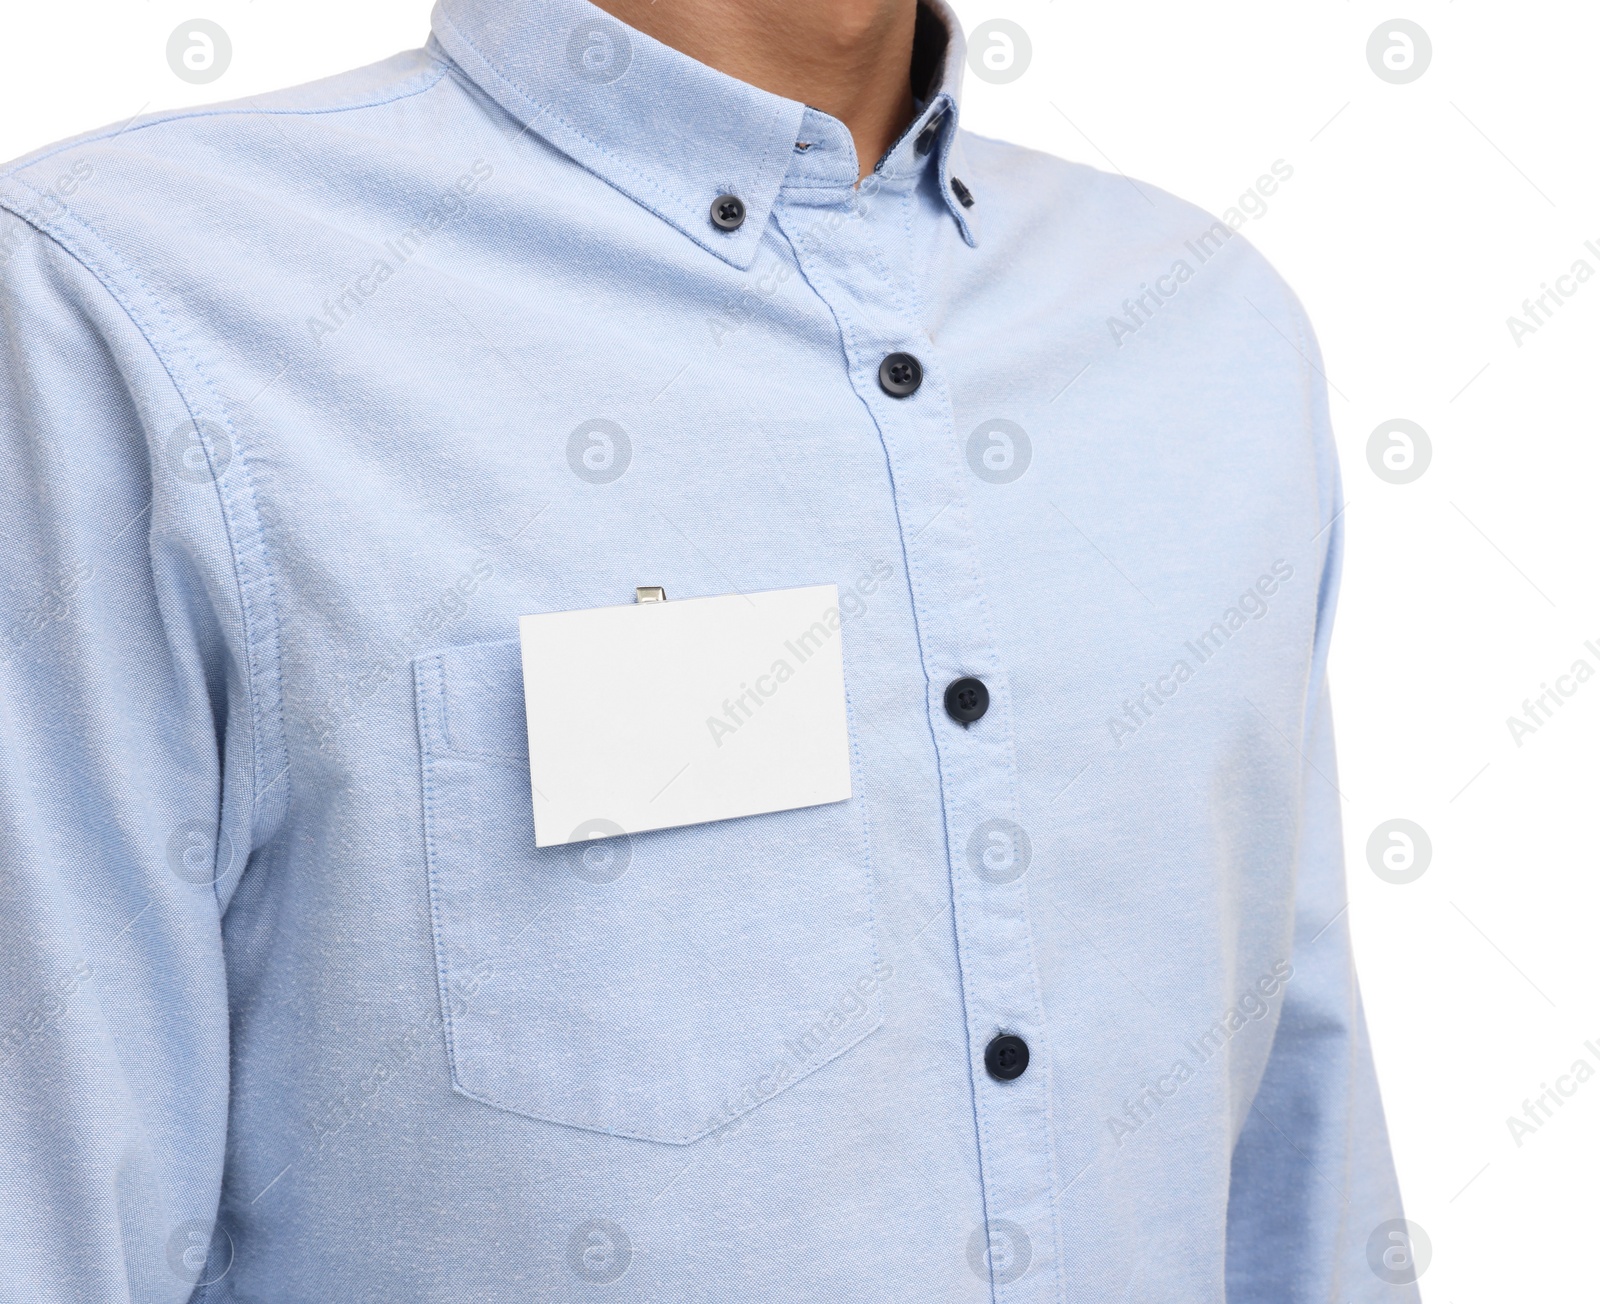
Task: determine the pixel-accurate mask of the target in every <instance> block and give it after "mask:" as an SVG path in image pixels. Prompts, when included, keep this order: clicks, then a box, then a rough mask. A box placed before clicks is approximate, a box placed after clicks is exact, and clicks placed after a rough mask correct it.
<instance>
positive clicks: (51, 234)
mask: <svg viewBox="0 0 1600 1304" xmlns="http://www.w3.org/2000/svg"><path fill="white" fill-rule="evenodd" d="M9 179H10V180H11V181H12V182H13V184H15V185H18V186H20V187H22V188H23V189H25V190H28V191H30V192H31V193H32V194H33V195H34V196H35V197H37V198H39V199H41V200H42V199H43V198H44V196H43V195H42V194H41V193H40V192H39V191H38V190H37V189H35V188H34V187H33V186H32V185H31V184H30V183H29V182H28V181H26V180H25V179H24V178H22V177H20V176H13V177H11V178H9ZM0 208H4V209H5V210H6V211H8V212H10V213H12V214H13V215H14V216H16V217H18V218H20V219H21V220H22V221H24V222H26V223H27V224H28V225H29V226H32V227H33V228H34V229H35V230H37V231H38V232H39V233H40V234H41V235H43V236H45V238H47V239H49V240H51V242H52V243H54V244H55V245H56V246H57V247H58V248H60V249H61V250H62V251H63V252H64V253H66V254H67V255H68V256H69V257H71V258H73V260H74V261H76V262H77V263H78V264H79V265H80V266H82V267H83V268H84V270H85V271H87V272H88V273H89V274H90V275H91V276H92V277H93V278H94V279H95V281H96V282H97V283H98V284H99V285H100V286H101V288H102V289H104V290H105V291H106V293H107V294H108V295H110V296H111V298H112V300H113V301H114V302H115V303H116V304H117V305H118V306H119V307H120V308H121V309H122V311H123V313H124V314H125V315H126V316H127V318H128V320H129V322H130V323H131V324H132V325H133V327H134V329H135V330H137V331H138V332H139V334H140V337H141V338H143V340H144V341H145V343H146V345H148V346H149V348H150V351H151V354H152V355H153V356H154V357H155V359H156V361H157V363H158V364H159V365H160V366H161V369H162V371H163V372H164V373H165V374H166V376H167V379H168V381H169V382H170V383H171V385H172V387H173V390H174V392H176V393H177V395H178V398H179V400H180V401H181V402H182V403H183V405H184V408H185V409H186V410H187V411H188V413H189V416H190V420H191V421H192V422H193V423H194V426H195V430H196V434H197V436H198V438H199V439H200V441H201V446H202V447H203V448H204V449H205V453H206V459H207V463H208V465H210V466H211V467H212V468H213V475H212V477H211V481H212V486H213V488H214V490H215V492H216V495H217V508H218V515H219V516H220V518H221V521H222V527H223V532H224V535H225V537H226V538H227V541H228V559H229V563H230V566H231V569H232V572H233V584H234V594H233V596H234V599H235V601H236V602H237V604H238V610H239V618H240V624H241V628H242V631H243V635H244V651H245V657H246V660H247V662H248V666H247V672H246V674H245V692H246V695H247V698H248V700H249V703H250V721H251V727H250V731H251V762H252V769H251V774H250V794H249V810H250V816H251V824H252V841H253V839H254V827H253V826H254V823H255V817H256V814H257V803H258V800H259V798H260V794H261V793H262V792H263V791H265V788H264V787H263V786H262V780H263V776H264V773H265V769H266V767H265V764H264V754H263V753H264V748H265V746H266V740H265V737H264V734H265V733H266V730H265V729H264V727H263V709H262V703H261V697H260V690H259V688H258V686H257V676H258V675H259V674H261V673H262V665H261V659H262V654H261V652H260V651H259V650H258V648H257V647H256V635H257V634H258V633H260V632H261V630H260V627H259V624H258V622H257V618H256V615H255V606H254V600H253V599H252V598H251V597H250V596H249V595H248V594H247V591H246V588H245V585H244V581H243V578H242V576H241V574H240V566H239V554H240V550H241V547H242V545H243V542H244V541H243V540H241V538H240V535H241V530H240V527H239V525H238V524H237V523H236V522H235V520H234V517H233V513H232V512H230V511H229V499H228V495H227V494H226V493H225V492H224V490H223V487H222V482H221V478H220V477H219V476H217V475H216V474H215V473H214V472H215V467H216V453H215V451H214V450H213V449H212V448H211V446H210V444H209V443H208V442H207V441H206V438H205V427H204V421H203V419H202V418H201V417H200V415H199V412H198V411H197V409H196V405H195V404H194V403H193V402H192V401H191V398H190V396H189V394H187V393H186V392H185V388H184V386H183V384H181V383H180V381H179V378H178V374H177V369H176V368H175V367H174V365H173V364H172V363H171V362H170V361H169V360H168V359H167V357H166V356H165V355H164V354H163V353H162V351H161V349H160V348H159V347H158V346H157V344H156V342H155V340H154V338H153V337H152V334H151V331H150V330H149V329H147V327H146V325H145V323H144V322H142V321H141V320H140V319H139V317H138V315H137V314H136V313H135V312H134V311H133V308H132V306H131V305H130V303H129V302H128V298H131V296H128V297H124V293H122V292H119V287H118V285H117V283H116V281H115V280H114V279H113V277H112V276H111V275H110V273H109V272H108V271H104V270H102V269H100V268H99V267H98V266H96V264H95V261H94V258H93V256H92V255H91V254H90V252H89V251H88V250H87V249H77V248H74V247H73V243H82V242H81V241H80V242H73V243H69V241H68V237H67V234H66V232H64V231H58V230H51V229H47V227H46V226H44V225H42V221H43V219H41V220H40V221H35V220H33V219H32V218H29V217H28V216H27V215H25V214H23V213H21V212H20V211H18V209H17V208H16V207H15V206H14V205H13V204H11V203H8V202H7V201H6V198H5V196H4V195H3V194H0ZM61 220H68V221H71V222H73V223H74V224H75V225H76V226H78V227H80V228H81V229H82V231H83V232H84V233H85V234H86V235H88V236H90V237H92V238H93V239H94V240H95V241H96V242H97V243H98V244H99V246H100V248H101V250H102V251H103V252H104V254H105V256H106V257H107V258H108V259H109V258H112V257H114V256H115V255H114V254H112V252H111V250H110V248H109V247H108V246H107V245H106V242H105V240H104V239H103V237H101V236H100V234H99V233H98V232H97V231H95V230H94V228H93V227H91V226H89V224H88V223H87V222H85V221H83V219H82V218H80V217H78V216H76V215H75V214H72V213H70V212H64V213H62V214H60V215H58V219H57V221H56V222H55V223H53V224H52V225H59V224H60V222H61ZM121 270H122V271H123V272H124V273H125V274H126V275H127V276H128V277H129V278H130V279H131V280H132V281H133V283H134V284H135V285H136V286H137V287H138V289H139V290H140V291H141V292H142V293H143V295H144V297H145V299H146V301H147V302H148V304H149V307H150V308H151V309H153V311H154V312H155V313H156V314H158V315H159V316H160V317H161V318H162V320H163V322H164V323H165V325H166V329H167V335H168V343H169V345H170V347H171V348H172V349H173V350H174V351H175V352H176V353H178V354H180V355H182V357H183V358H184V360H185V361H186V362H187V363H188V365H189V367H190V369H191V370H192V371H193V374H194V376H195V377H196V378H197V379H198V380H199V382H200V383H201V385H202V387H203V388H204V389H205V390H206V392H207V393H209V395H210V397H211V399H212V402H213V404H214V408H215V411H216V412H217V415H218V417H219V418H220V420H221V421H222V422H223V423H224V425H225V426H226V428H227V433H228V435H229V437H230V438H231V439H232V441H233V446H234V448H235V449H236V450H238V453H239V456H238V457H236V458H235V459H234V460H235V461H237V462H238V463H239V466H240V472H241V476H242V478H243V481H244V485H245V489H246V491H247V492H248V494H249V499H250V503H249V507H250V514H251V518H252V523H253V525H254V530H253V534H254V540H255V545H256V549H257V552H258V553H259V560H260V564H261V569H262V583H263V584H264V586H265V590H266V595H265V601H266V604H267V606H268V608H269V615H270V618H271V621H272V626H271V629H270V631H269V633H270V637H271V643H272V651H271V654H270V659H271V661H272V663H273V666H272V669H273V670H275V672H276V675H277V688H278V697H277V703H276V708H277V709H276V716H277V720H276V723H277V726H278V728H277V736H278V747H279V750H280V752H281V753H282V759H283V767H282V769H281V770H280V771H279V773H278V774H276V775H274V776H272V778H271V779H270V780H268V781H267V782H268V785H269V786H270V784H272V783H276V782H277V781H278V780H279V779H281V778H284V777H285V775H287V774H288V769H289V759H288V751H287V746H288V744H287V737H286V734H285V732H284V724H283V700H284V699H283V664H282V659H281V656H280V655H279V652H280V646H281V645H280V641H279V640H280V637H281V629H282V623H281V620H280V618H279V615H278V610H277V583H276V580H275V578H274V576H273V573H272V565H271V560H270V558H269V557H268V556H267V552H266V545H265V539H264V538H263V535H262V531H261V525H260V514H259V503H258V501H257V498H256V493H255V484H254V481H253V480H252V479H251V477H250V473H249V463H250V460H251V459H250V457H249V456H248V455H247V454H246V452H245V445H244V443H243V441H242V440H240V439H239V436H238V432H237V430H236V429H235V428H234V425H233V422H232V420H231V419H230V417H229V415H228V409H227V407H226V405H225V404H224V403H223V402H222V400H221V397H220V395H219V394H218V392H217V389H216V386H215V385H214V384H213V383H212V381H211V379H210V377H209V376H208V375H207V374H206V373H205V370H204V369H203V368H202V367H201V366H200V365H199V363H198V362H197V360H196V359H195V358H193V357H192V356H190V354H189V351H188V349H187V347H186V346H185V344H184V342H183V340H182V338H181V336H180V335H179V334H178V332H177V330H176V327H175V326H174V324H173V323H172V320H171V318H170V317H169V316H168V314H167V313H166V311H165V309H163V308H162V307H161V304H160V303H159V301H157V300H156V298H155V296H154V295H153V294H151V292H150V288H149V286H148V285H146V284H145V282H144V279H143V278H142V277H141V276H140V275H139V274H138V272H137V271H136V270H134V269H133V268H131V267H129V266H128V265H127V264H126V263H123V264H121ZM292 782H293V780H292V777H291V778H289V779H288V780H287V781H286V788H285V794H286V795H285V798H284V800H285V803H287V801H288V795H287V794H288V792H289V791H290V788H289V786H288V785H292ZM247 859H248V857H247ZM212 891H213V895H214V896H216V898H217V901H218V904H219V905H220V904H221V892H220V882H214V883H213V884H212Z"/></svg>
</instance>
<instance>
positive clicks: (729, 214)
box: [711, 195, 744, 231]
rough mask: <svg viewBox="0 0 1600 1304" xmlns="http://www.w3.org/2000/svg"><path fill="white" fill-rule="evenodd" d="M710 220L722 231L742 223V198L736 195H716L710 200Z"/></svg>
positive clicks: (730, 229) (737, 226)
mask: <svg viewBox="0 0 1600 1304" xmlns="http://www.w3.org/2000/svg"><path fill="white" fill-rule="evenodd" d="M711 220H712V221H713V222H714V223H716V225H717V226H718V227H720V228H721V229H722V230H724V231H737V230H738V229H739V228H740V227H741V226H743V225H744V200H742V199H740V198H739V196H738V195H718V196H717V197H716V198H715V199H713V200H712V201H711Z"/></svg>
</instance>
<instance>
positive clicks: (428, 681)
mask: <svg viewBox="0 0 1600 1304" xmlns="http://www.w3.org/2000/svg"><path fill="white" fill-rule="evenodd" d="M445 667H446V661H445V656H444V654H442V653H434V654H431V655H428V656H424V657H418V658H417V659H416V661H415V663H414V668H413V674H414V679H415V685H416V698H417V730H418V737H419V744H420V747H421V766H422V808H423V847H424V854H425V856H426V859H427V871H428V903H429V914H430V916H431V918H432V922H433V945H434V964H435V967H436V969H437V971H438V975H439V999H440V1004H441V1008H442V1011H443V1018H444V1024H445V1046H446V1050H447V1052H448V1055H449V1060H450V1083H451V1086H452V1087H453V1088H454V1089H455V1090H456V1091H457V1092H459V1093H460V1094H461V1095H463V1096H466V1097H468V1098H469V1099H472V1100H476V1101H479V1102H481V1103H482V1104H485V1105H489V1106H492V1107H493V1108H495V1109H502V1110H505V1111H506V1112H507V1113H510V1114H516V1115H518V1116H519V1117H522V1118H533V1119H537V1120H539V1121H540V1122H542V1123H554V1124H557V1125H558V1126H561V1127H571V1128H578V1129H580V1130H582V1131H586V1132H599V1133H601V1134H603V1135H605V1136H617V1137H627V1138H629V1139H631V1140H637V1141H654V1142H659V1143H663V1144H668V1145H690V1144H692V1143H694V1142H696V1141H699V1140H701V1139H702V1138H704V1137H707V1136H709V1135H711V1133H713V1132H716V1131H718V1130H720V1129H722V1128H724V1127H727V1126H728V1125H729V1124H731V1123H733V1122H735V1121H736V1120H738V1119H740V1118H743V1117H744V1116H745V1115H746V1114H749V1113H751V1112H753V1111H754V1110H757V1109H759V1108H761V1106H762V1105H764V1104H766V1103H768V1101H770V1100H772V1099H775V1098H776V1097H777V1096H779V1095H782V1094H783V1093H784V1092H786V1091H789V1090H791V1089H792V1088H794V1087H796V1086H798V1085H799V1084H800V1083H801V1082H804V1081H805V1080H806V1079H807V1078H809V1077H811V1076H812V1075H813V1074H815V1073H816V1072H817V1071H818V1070H820V1069H822V1068H824V1067H825V1066H827V1065H828V1064H831V1063H832V1062H833V1061H834V1060H836V1059H838V1058H839V1057H840V1056H841V1055H845V1054H847V1053H848V1052H850V1051H852V1050H854V1049H855V1048H856V1047H857V1046H859V1045H860V1044H861V1043H862V1042H863V1041H865V1040H866V1039H867V1038H868V1037H870V1036H871V1035H872V1034H873V1033H874V1032H876V1031H878V1029H879V1028H881V1027H882V1026H883V994H882V991H881V990H878V991H875V993H874V995H875V996H876V998H877V1010H876V1015H877V1017H876V1018H875V1019H873V1020H872V1021H871V1022H869V1023H868V1025H867V1026H866V1027H864V1028H862V1029H861V1031H860V1032H859V1033H858V1034H857V1035H856V1036H854V1037H852V1038H851V1039H850V1040H848V1041H846V1042H844V1043H843V1044H842V1045H840V1046H837V1047H835V1048H834V1050H833V1051H832V1052H831V1053H830V1054H828V1055H826V1056H824V1057H823V1058H822V1059H819V1060H816V1061H815V1062H814V1063H811V1064H809V1065H808V1066H807V1067H806V1068H805V1069H804V1071H803V1072H800V1073H799V1074H798V1075H797V1076H795V1077H794V1078H793V1079H791V1080H790V1081H789V1082H787V1083H785V1084H784V1085H783V1086H782V1087H781V1088H780V1089H779V1090H778V1091H776V1092H774V1093H773V1094H772V1095H771V1096H768V1097H767V1098H766V1099H765V1100H758V1101H757V1102H756V1103H755V1104H753V1105H747V1106H745V1107H744V1108H743V1109H740V1110H737V1111H735V1112H732V1113H730V1114H728V1116H727V1117H725V1118H719V1119H718V1120H717V1121H715V1122H713V1123H711V1124H708V1125H707V1126H706V1127H704V1128H702V1129H701V1130H700V1131H698V1132H694V1133H691V1134H689V1135H687V1136H662V1135H659V1134H654V1133H650V1132H642V1131H636V1130H630V1129H626V1128H618V1127H607V1126H605V1125H603V1124H600V1123H592V1122H579V1121H576V1120H575V1119H573V1118H572V1117H570V1116H568V1117H558V1116H556V1115H555V1114H553V1113H550V1114H541V1113H537V1112H535V1109H534V1108H533V1107H530V1106H528V1105H518V1104H513V1103H511V1102H510V1101H508V1100H505V1099H502V1098H500V1097H499V1096H498V1095H495V1094H493V1093H491V1092H488V1091H484V1090H480V1089H476V1088H472V1087H468V1086H467V1085H466V1084H465V1082H464V1081H463V1078H462V1074H461V1069H460V1062H459V1059H458V1055H457V1048H456V1040H455V1030H454V1026H453V1024H452V1023H451V1017H452V1016H451V1010H450V966H449V960H448V954H449V952H448V946H447V938H446V931H447V930H446V929H445V926H444V923H443V919H442V916H441V914H440V908H439V899H440V894H441V892H442V885H441V883H440V869H439V861H440V856H439V854H438V850H437V847H436V843H435V840H434V828H435V826H436V819H435V811H436V804H435V800H434V783H433V765H434V761H435V759H436V757H439V756H441V755H464V754H463V753H455V752H454V751H453V749H451V748H450V747H448V746H447V745H443V744H444V740H445V739H446V737H447V735H446V734H445V732H444V729H443V728H442V727H441V726H444V721H445V716H444V712H445V711H446V710H447V706H446V703H447V700H448V698H447V689H446V680H447V678H448V673H447V671H446V668H445ZM430 701H431V702H432V703H433V707H432V711H431V712H430V708H429V703H430ZM845 702H846V708H847V713H848V708H849V702H850V696H849V691H848V689H847V690H846V693H845ZM851 750H852V753H853V755H854V756H855V761H856V765H857V766H858V767H859V766H860V753H859V750H858V743H857V740H856V737H855V734H854V733H853V732H852V734H851ZM515 759H518V760H522V759H523V758H520V757H519V758H515ZM852 800H859V801H860V804H861V810H860V814H859V815H858V817H857V820H856V825H857V828H858V830H859V836H860V839H861V851H860V853H859V858H860V872H861V873H862V874H863V875H864V876H865V881H866V889H867V923H866V932H867V943H868V952H869V955H870V957H871V960H872V965H873V970H872V976H873V979H874V982H876V980H877V962H878V958H879V952H878V940H877V914H876V907H875V901H876V893H875V891H874V883H873V869H872V854H871V846H870V841H869V838H868V826H867V814H866V800H865V797H856V796H853V797H852ZM719 1090H721V1088H719Z"/></svg>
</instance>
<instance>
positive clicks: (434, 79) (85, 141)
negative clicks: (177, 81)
mask: <svg viewBox="0 0 1600 1304" xmlns="http://www.w3.org/2000/svg"><path fill="white" fill-rule="evenodd" d="M428 57H429V58H430V59H431V58H433V57H434V56H432V55H429V56H428ZM435 62H437V60H435ZM444 75H445V69H444V67H443V66H440V67H436V68H432V69H429V70H428V71H427V72H422V73H416V74H414V75H413V76H411V77H408V78H407V79H406V80H405V81H403V82H401V83H400V86H399V88H397V89H396V90H395V92H394V93H393V94H391V95H387V96H385V97H384V98H382V99H377V100H362V101H360V102H359V103H356V104H334V105H329V106H327V107H326V108H320V109H258V108H253V107H252V108H243V109H234V108H215V109H185V110H178V111H176V112H173V113H167V114H163V115H162V116H160V117H157V118H151V119H150V120H149V121H148V122H141V123H140V124H139V125H138V126H136V127H135V126H132V125H126V126H122V127H119V128H117V129H116V130H115V131H113V130H112V129H111V128H109V127H107V128H106V129H105V130H104V131H101V132H99V133H97V134H95V135H92V136H87V137H78V138H76V139H74V140H66V141H62V142H61V144H60V145H58V146H57V147H56V148H55V149H52V150H50V151H49V152H48V153H45V154H37V155H30V156H29V157H27V158H23V159H19V160H18V161H17V162H16V163H13V164H12V165H11V166H10V167H9V168H6V169H5V170H4V171H0V180H6V179H15V180H18V181H21V180H22V177H21V174H22V173H23V172H26V171H27V170H29V169H30V168H32V167H34V166H35V165H36V164H39V163H43V162H45V160H47V159H52V158H55V157H56V156H57V155H58V154H64V153H66V152H67V151H69V150H74V149H82V148H86V147H87V146H90V145H98V144H99V143H100V142H101V141H104V140H117V139H118V138H120V137H122V136H125V135H130V134H132V133H134V132H138V131H147V130H149V129H150V128H151V127H160V126H165V125H166V124H167V123H169V122H188V121H190V120H193V119H199V118H232V117H241V118H248V117H260V118H282V117H289V118H296V117H301V118H304V117H318V116H320V115H323V114H329V113H353V112H356V111H358V110H360V109H376V108H381V107H382V106H383V105H385V104H393V103H394V102H395V101H397V100H403V99H408V98H410V97H411V96H413V95H421V94H423V93H424V92H426V91H429V90H431V89H432V88H433V87H434V86H436V85H438V84H439V82H440V81H441V80H443V78H444ZM416 81H422V82H423V84H422V85H420V86H415V87H413V86H412V85H411V83H412V82H416ZM23 184H27V183H26V182H24V183H23Z"/></svg>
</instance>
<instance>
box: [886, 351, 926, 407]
mask: <svg viewBox="0 0 1600 1304" xmlns="http://www.w3.org/2000/svg"><path fill="white" fill-rule="evenodd" d="M878 384H879V385H881V386H882V387H883V392H884V393H885V394H888V395H890V396H891V397H892V398H910V397H911V396H912V395H913V394H915V393H916V392H917V387H918V386H920V385H921V384H922V364H921V363H920V362H918V361H917V360H916V359H915V358H914V357H912V356H911V354H909V353H891V354H890V355H889V356H888V357H887V358H885V359H884V360H883V361H882V362H880V363H879V364H878Z"/></svg>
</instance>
